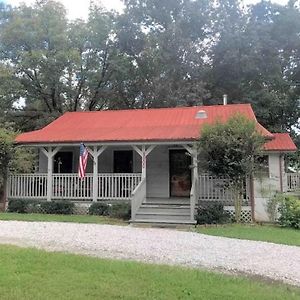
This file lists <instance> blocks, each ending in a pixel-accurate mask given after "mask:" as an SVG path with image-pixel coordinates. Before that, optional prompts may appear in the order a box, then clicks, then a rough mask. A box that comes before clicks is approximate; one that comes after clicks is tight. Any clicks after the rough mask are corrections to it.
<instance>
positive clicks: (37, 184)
mask: <svg viewBox="0 0 300 300" xmlns="http://www.w3.org/2000/svg"><path fill="white" fill-rule="evenodd" d="M7 184H8V188H7V196H8V198H19V199H31V198H34V199H44V198H46V197H47V174H18V175H10V176H9V177H8V182H7Z"/></svg>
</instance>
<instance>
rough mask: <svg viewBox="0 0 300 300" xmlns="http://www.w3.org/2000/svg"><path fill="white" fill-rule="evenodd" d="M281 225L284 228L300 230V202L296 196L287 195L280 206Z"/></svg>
mask: <svg viewBox="0 0 300 300" xmlns="http://www.w3.org/2000/svg"><path fill="white" fill-rule="evenodd" d="M278 211H279V213H280V217H279V219H278V221H279V224H280V225H281V226H283V227H292V228H296V229H300V200H299V199H298V198H296V197H294V196H289V195H285V196H283V199H282V200H281V203H280V204H279V208H278Z"/></svg>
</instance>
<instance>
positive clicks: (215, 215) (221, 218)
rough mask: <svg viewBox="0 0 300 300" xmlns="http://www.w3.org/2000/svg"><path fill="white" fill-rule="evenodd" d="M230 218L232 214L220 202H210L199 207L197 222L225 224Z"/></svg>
mask: <svg viewBox="0 0 300 300" xmlns="http://www.w3.org/2000/svg"><path fill="white" fill-rule="evenodd" d="M230 219H231V217H230V214H229V213H228V212H226V211H225V210H224V207H223V205H222V204H220V203H214V204H209V205H207V206H206V207H199V208H198V209H197V215H196V220H197V224H224V223H228V222H229V221H230Z"/></svg>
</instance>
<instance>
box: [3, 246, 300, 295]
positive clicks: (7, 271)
mask: <svg viewBox="0 0 300 300" xmlns="http://www.w3.org/2000/svg"><path fill="white" fill-rule="evenodd" d="M0 253H1V255H0V265H1V268H0V295H1V296H0V297H1V299H6V300H18V299H22V300H28V299H49V300H50V299H60V300H64V299H73V300H77V299H125V300H126V299H139V300H143V299H206V300H209V299H226V300H227V299H228V300H229V299H240V300H248V299H249V300H250V299H251V300H252V299H265V300H268V299H270V300H271V299H272V300H276V299H280V300H284V299H289V300H293V299H300V290H299V289H297V288H294V287H290V286H287V285H283V284H280V283H278V282H277V283H270V282H264V281H258V280H254V279H249V278H244V277H240V276H229V275H223V274H217V273H211V272H207V271H200V270H192V269H185V268H179V267H169V266H158V265H146V264H141V263H135V262H125V261H113V260H102V259H97V258H92V257H84V256H78V255H70V254H63V253H48V252H44V251H39V250H34V249H22V248H17V247H12V246H0Z"/></svg>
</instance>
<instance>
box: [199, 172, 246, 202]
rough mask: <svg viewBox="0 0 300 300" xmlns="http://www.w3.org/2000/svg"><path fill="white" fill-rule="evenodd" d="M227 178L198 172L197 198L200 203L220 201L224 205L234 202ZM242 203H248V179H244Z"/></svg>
mask: <svg viewBox="0 0 300 300" xmlns="http://www.w3.org/2000/svg"><path fill="white" fill-rule="evenodd" d="M228 180H229V179H228V178H226V177H217V176H212V175H209V174H200V175H199V181H198V200H199V202H200V203H206V202H207V203H209V202H220V203H222V204H224V205H233V204H234V195H233V192H232V190H231V189H230V188H228ZM243 197H244V198H243V205H248V204H249V203H250V185H249V180H245V184H244V192H243Z"/></svg>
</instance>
